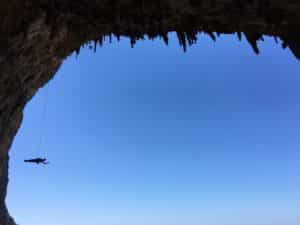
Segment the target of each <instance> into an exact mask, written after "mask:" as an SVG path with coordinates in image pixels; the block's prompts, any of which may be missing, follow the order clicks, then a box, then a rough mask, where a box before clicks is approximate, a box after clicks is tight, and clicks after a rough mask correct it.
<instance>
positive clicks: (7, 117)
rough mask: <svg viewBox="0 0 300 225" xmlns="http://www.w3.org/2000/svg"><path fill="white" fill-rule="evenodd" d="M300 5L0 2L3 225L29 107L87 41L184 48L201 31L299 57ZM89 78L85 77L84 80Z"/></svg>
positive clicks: (175, 0)
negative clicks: (272, 45) (13, 157)
mask: <svg viewBox="0 0 300 225" xmlns="http://www.w3.org/2000/svg"><path fill="white" fill-rule="evenodd" d="M299 27H300V2H299V3H298V1H295V0H284V1H283V0H282V1H281V0H10V4H8V3H7V2H4V3H0V32H1V35H0V225H13V224H14V221H13V220H12V219H11V217H10V216H9V214H8V212H7V209H6V206H5V197H6V188H7V184H8V158H9V157H8V155H9V149H10V146H11V144H12V141H13V138H14V136H15V134H16V132H17V130H18V128H19V126H20V124H21V121H22V111H23V109H24V107H25V105H26V103H27V102H28V101H29V100H30V99H31V98H32V97H33V96H34V94H35V93H36V92H37V91H38V89H39V88H40V87H42V86H43V85H44V84H45V83H46V82H48V81H49V80H50V79H51V78H52V77H53V76H54V75H55V73H56V71H57V69H58V68H59V66H60V65H61V63H62V61H63V60H64V59H65V58H66V57H67V56H68V55H69V54H71V53H72V52H73V51H76V52H77V53H79V51H80V47H81V46H82V45H83V44H86V45H88V46H90V47H91V48H92V49H95V50H96V48H97V46H99V45H102V43H103V40H104V37H108V38H110V37H112V36H115V37H117V38H120V37H121V36H127V37H129V38H130V40H131V45H132V46H134V44H135V43H136V41H138V40H140V39H144V38H150V39H153V38H160V39H162V40H163V41H164V42H165V43H166V44H168V33H169V32H171V31H174V32H176V33H177V36H178V40H179V43H180V45H181V46H182V48H183V50H184V51H185V50H186V49H187V47H188V46H189V45H191V44H194V43H195V42H196V41H197V34H198V33H199V32H203V33H206V34H207V35H209V36H210V37H211V38H212V39H213V40H217V37H218V35H221V34H223V33H226V34H228V33H231V34H233V33H236V35H237V37H238V38H239V39H240V38H241V36H242V33H244V35H245V36H246V38H247V40H248V42H249V44H250V45H251V46H252V48H253V50H254V52H255V53H259V49H258V46H257V41H258V40H261V39H263V35H270V36H274V38H275V39H281V40H282V47H283V48H287V47H288V48H290V49H291V51H292V52H293V53H294V55H295V57H297V58H299V59H300V32H299ZM87 79H88V78H87Z"/></svg>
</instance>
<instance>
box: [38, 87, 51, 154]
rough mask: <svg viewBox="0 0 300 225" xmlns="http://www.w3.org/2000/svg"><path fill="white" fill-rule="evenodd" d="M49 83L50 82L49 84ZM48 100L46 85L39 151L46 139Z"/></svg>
mask: <svg viewBox="0 0 300 225" xmlns="http://www.w3.org/2000/svg"><path fill="white" fill-rule="evenodd" d="M48 85H49V84H48ZM47 100H48V87H47V86H45V95H44V100H43V101H44V103H43V104H44V105H43V106H42V107H43V108H42V115H41V122H40V138H39V143H38V148H37V151H39V150H40V149H41V147H42V145H43V144H44V139H45V135H44V134H45V132H44V130H43V125H44V124H45V121H46V113H47Z"/></svg>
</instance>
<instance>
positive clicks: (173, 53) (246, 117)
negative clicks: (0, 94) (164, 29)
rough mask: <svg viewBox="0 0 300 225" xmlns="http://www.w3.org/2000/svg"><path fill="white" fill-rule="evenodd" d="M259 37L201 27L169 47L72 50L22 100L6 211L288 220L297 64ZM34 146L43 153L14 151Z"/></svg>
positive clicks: (292, 208)
mask: <svg viewBox="0 0 300 225" xmlns="http://www.w3.org/2000/svg"><path fill="white" fill-rule="evenodd" d="M260 48H261V51H262V54H261V55H260V56H256V55H255V54H254V53H253V52H252V50H251V47H250V46H249V45H248V44H247V43H246V41H245V38H244V39H243V41H242V42H238V41H237V38H236V37H234V36H230V35H226V36H222V37H221V38H220V39H218V41H217V42H216V43H213V42H212V41H211V40H210V39H209V37H206V36H201V37H199V42H198V44H196V45H195V46H193V47H191V48H190V49H189V50H188V52H187V53H183V52H182V50H181V49H180V47H179V46H178V44H177V40H176V38H175V35H174V34H172V35H171V43H170V46H169V47H166V46H164V44H163V43H162V41H159V40H156V41H154V42H152V41H143V42H139V43H138V44H137V45H136V47H135V48H134V49H131V48H130V43H129V41H128V40H127V39H125V38H124V39H122V40H121V42H119V43H117V42H116V41H114V42H113V43H112V44H109V43H106V44H105V46H103V47H102V48H99V49H98V51H97V52H96V53H93V51H91V50H89V49H88V48H85V49H83V50H82V51H81V54H80V55H79V56H78V57H77V58H76V57H75V55H72V56H71V57H69V58H68V59H67V60H66V61H65V63H64V64H63V66H62V67H61V68H60V70H59V71H58V73H57V75H56V76H55V78H54V79H53V80H52V81H51V82H50V83H49V84H48V85H47V86H46V87H44V88H43V89H41V90H40V91H39V93H38V94H37V95H36V96H35V98H34V99H33V100H32V101H31V102H30V103H29V104H28V106H27V107H26V109H25V113H24V115H25V117H24V121H23V124H22V127H21V129H20V131H19V133H18V135H17V137H16V139H15V142H14V145H13V147H12V149H11V166H10V178H11V179H10V185H9V193H8V200H7V202H8V207H9V209H10V212H11V213H12V215H14V216H15V218H16V220H17V222H18V223H19V224H22V225H32V224H39V225H53V224H63V225H86V224H89V225H99V224H103V225H141V224H143V225H160V224H163V225H297V224H300V216H299V213H298V212H299V211H300V192H299V189H300V174H299V170H300V165H299V160H300V151H299V146H300V136H299V133H300V119H299V115H300V103H299V99H300V89H299V83H300V77H299V72H298V71H299V69H300V64H299V61H297V60H296V59H295V58H294V56H293V55H292V54H291V52H290V51H289V50H282V49H281V47H280V45H276V44H275V42H274V40H273V39H271V38H267V39H266V41H265V42H261V43H260ZM44 109H46V111H45V112H46V113H45V114H44ZM40 140H42V141H40ZM36 156H46V157H47V158H49V160H50V161H51V164H50V165H47V166H34V165H27V164H24V163H23V162H22V161H23V159H24V158H30V157H36Z"/></svg>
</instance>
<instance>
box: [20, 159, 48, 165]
mask: <svg viewBox="0 0 300 225" xmlns="http://www.w3.org/2000/svg"><path fill="white" fill-rule="evenodd" d="M24 162H25V163H36V164H49V162H48V161H47V159H46V158H35V159H25V160H24Z"/></svg>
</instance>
